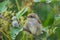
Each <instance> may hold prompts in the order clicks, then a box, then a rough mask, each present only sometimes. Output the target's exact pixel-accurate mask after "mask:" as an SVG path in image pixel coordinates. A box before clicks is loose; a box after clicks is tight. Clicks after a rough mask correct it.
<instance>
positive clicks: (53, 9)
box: [0, 0, 60, 40]
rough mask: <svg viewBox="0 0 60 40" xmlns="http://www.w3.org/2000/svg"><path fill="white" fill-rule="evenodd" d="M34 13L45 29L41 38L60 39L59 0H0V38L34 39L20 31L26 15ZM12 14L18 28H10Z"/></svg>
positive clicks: (11, 39)
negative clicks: (15, 18) (17, 23)
mask: <svg viewBox="0 0 60 40" xmlns="http://www.w3.org/2000/svg"><path fill="white" fill-rule="evenodd" d="M31 12H33V13H36V14H37V15H38V16H39V18H40V20H41V22H42V25H43V27H44V29H45V30H46V31H47V33H46V34H47V35H46V34H45V33H44V34H43V35H41V37H40V38H42V40H60V1H59V0H0V15H2V16H0V36H1V37H2V40H34V39H33V36H32V35H30V34H29V35H27V34H26V33H25V32H24V31H22V30H23V29H22V27H23V26H24V23H25V21H26V17H27V15H28V14H30V13H31ZM12 16H16V17H17V19H18V22H19V25H20V28H18V29H14V28H12ZM1 17H2V18H1ZM1 37H0V38H1Z"/></svg>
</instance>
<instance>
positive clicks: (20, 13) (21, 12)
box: [16, 7, 28, 19]
mask: <svg viewBox="0 0 60 40" xmlns="http://www.w3.org/2000/svg"><path fill="white" fill-rule="evenodd" d="M27 10H28V8H27V7H26V8H23V9H22V10H21V11H19V12H18V13H17V14H16V17H17V19H19V18H20V17H21V16H22V15H23V14H24V13H26V12H27Z"/></svg>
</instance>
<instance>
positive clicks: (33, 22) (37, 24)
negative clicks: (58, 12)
mask: <svg viewBox="0 0 60 40" xmlns="http://www.w3.org/2000/svg"><path fill="white" fill-rule="evenodd" d="M23 29H24V30H25V31H27V32H29V33H30V34H33V35H40V34H42V33H43V31H44V30H43V28H42V24H41V21H40V20H39V17H38V15H37V14H35V13H30V14H28V16H27V20H26V22H25V24H24V28H23Z"/></svg>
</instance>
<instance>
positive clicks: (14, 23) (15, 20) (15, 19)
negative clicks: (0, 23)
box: [12, 16, 19, 27]
mask: <svg viewBox="0 0 60 40" xmlns="http://www.w3.org/2000/svg"><path fill="white" fill-rule="evenodd" d="M12 26H13V27H19V24H18V21H17V18H16V16H13V17H12Z"/></svg>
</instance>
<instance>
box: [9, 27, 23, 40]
mask: <svg viewBox="0 0 60 40" xmlns="http://www.w3.org/2000/svg"><path fill="white" fill-rule="evenodd" d="M22 30H23V28H17V27H12V28H11V30H10V35H11V38H12V40H15V38H16V36H17V35H18V34H19V32H21V31H22Z"/></svg>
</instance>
